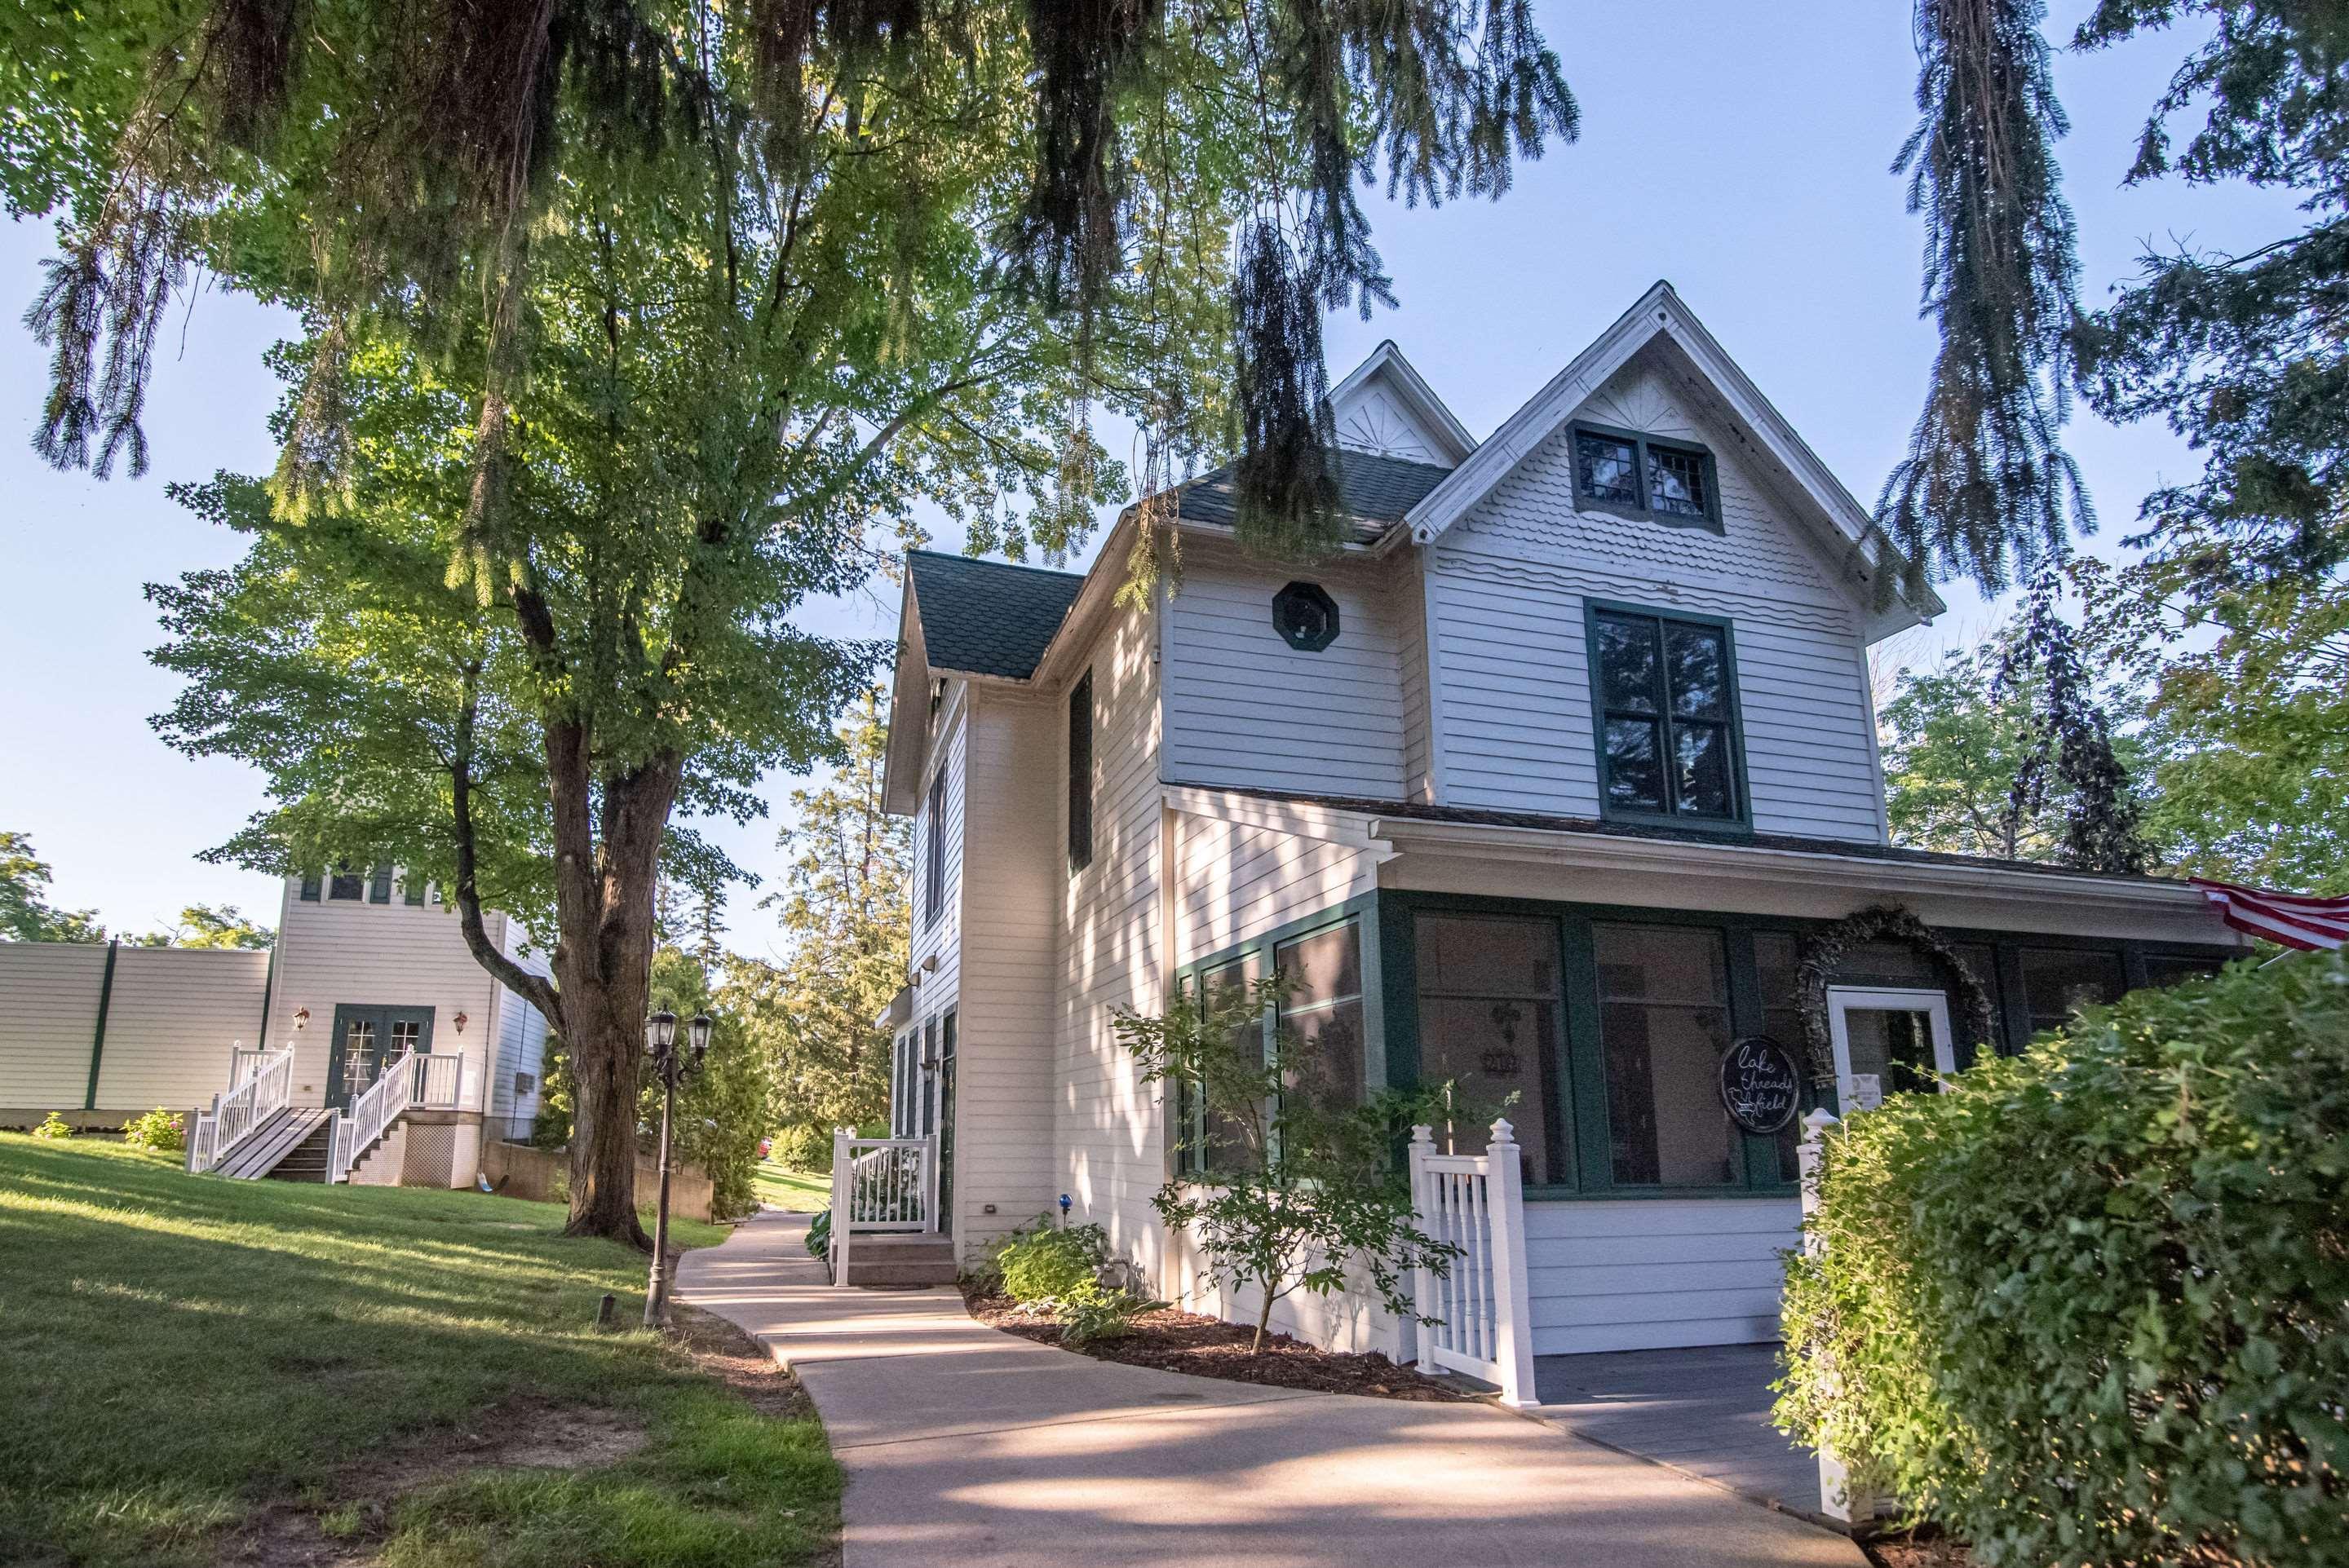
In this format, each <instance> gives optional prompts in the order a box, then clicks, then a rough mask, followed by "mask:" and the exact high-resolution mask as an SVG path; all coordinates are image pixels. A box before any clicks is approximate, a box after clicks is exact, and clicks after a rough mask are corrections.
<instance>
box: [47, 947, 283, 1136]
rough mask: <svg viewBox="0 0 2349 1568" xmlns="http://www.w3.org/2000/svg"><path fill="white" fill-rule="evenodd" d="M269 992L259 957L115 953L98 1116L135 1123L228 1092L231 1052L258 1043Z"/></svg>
mask: <svg viewBox="0 0 2349 1568" xmlns="http://www.w3.org/2000/svg"><path fill="white" fill-rule="evenodd" d="M268 983H269V954H267V953H243V952H222V951H217V950H205V949H202V948H185V947H125V948H123V949H122V950H121V951H120V953H119V954H118V955H117V957H116V959H115V965H114V990H113V994H112V995H111V997H110V998H109V1001H108V1004H107V1009H106V1051H105V1057H104V1060H103V1061H102V1062H101V1063H100V1065H99V1068H98V1105H97V1109H99V1110H103V1111H123V1112H127V1113H131V1114H136V1113H138V1112H140V1111H145V1110H152V1109H155V1108H156V1107H157V1106H164V1107H168V1108H169V1109H174V1110H182V1109H187V1108H189V1107H191V1106H196V1105H205V1104H209V1103H210V1102H211V1100H212V1096H214V1095H216V1094H218V1093H219V1092H220V1091H221V1090H222V1089H224V1088H227V1087H228V1072H229V1052H230V1051H231V1050H232V1049H233V1047H235V1046H236V1045H237V1044H238V1043H239V1042H243V1044H244V1045H247V1046H252V1045H254V1044H256V1043H258V1041H259V1040H260V1038H261V1004H262V997H263V994H264V989H265V987H266V986H267V985H268ZM87 1044H88V1042H87V1041H84V1045H85V1046H87ZM77 1103H78V1102H77Z"/></svg>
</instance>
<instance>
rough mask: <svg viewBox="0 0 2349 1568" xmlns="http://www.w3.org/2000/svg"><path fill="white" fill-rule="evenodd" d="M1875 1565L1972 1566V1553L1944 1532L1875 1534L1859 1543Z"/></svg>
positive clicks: (1906, 1567) (1890, 1567)
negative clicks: (1941, 1533) (1938, 1533)
mask: <svg viewBox="0 0 2349 1568" xmlns="http://www.w3.org/2000/svg"><path fill="white" fill-rule="evenodd" d="M1859 1549H1860V1550H1861V1551H1862V1552H1865V1553H1868V1561H1869V1562H1870V1563H1874V1564H1876V1568H1972V1564H1973V1560H1974V1557H1973V1553H1971V1552H1969V1551H1967V1550H1966V1548H1965V1544H1964V1542H1958V1541H1952V1540H1951V1539H1950V1538H1949V1537H1948V1536H1946V1535H1933V1534H1930V1533H1928V1534H1918V1535H1878V1536H1875V1537H1872V1538H1871V1539H1868V1540H1866V1541H1863V1542H1860V1543H1859Z"/></svg>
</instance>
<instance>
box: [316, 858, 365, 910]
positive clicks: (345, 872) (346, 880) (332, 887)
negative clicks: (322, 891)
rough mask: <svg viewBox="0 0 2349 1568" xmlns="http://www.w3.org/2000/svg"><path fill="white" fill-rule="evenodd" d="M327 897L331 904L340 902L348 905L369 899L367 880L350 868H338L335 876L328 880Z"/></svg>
mask: <svg viewBox="0 0 2349 1568" xmlns="http://www.w3.org/2000/svg"><path fill="white" fill-rule="evenodd" d="M326 897H327V899H328V900H329V901H330V902H332V901H335V900H340V901H342V902H344V903H358V902H359V901H360V900H361V899H364V898H365V897H367V878H365V877H363V876H361V875H360V874H359V873H358V872H355V871H353V870H351V868H350V867H348V866H337V867H336V868H335V872H334V874H333V875H332V876H330V877H328V878H327V879H326Z"/></svg>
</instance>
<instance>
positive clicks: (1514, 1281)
mask: <svg viewBox="0 0 2349 1568" xmlns="http://www.w3.org/2000/svg"><path fill="white" fill-rule="evenodd" d="M1515 1134H1516V1130H1515V1129H1513V1128H1512V1127H1510V1125H1509V1124H1508V1123H1507V1122H1506V1121H1496V1122H1495V1123H1493V1135H1492V1144H1491V1147H1490V1148H1489V1149H1487V1150H1485V1152H1484V1153H1482V1154H1438V1153H1437V1152H1436V1151H1435V1134H1434V1132H1433V1130H1432V1129H1429V1128H1425V1127H1414V1128H1413V1129H1412V1130H1411V1192H1412V1202H1413V1207H1414V1208H1415V1209H1416V1211H1417V1214H1418V1224H1419V1229H1420V1232H1421V1233H1423V1234H1424V1235H1426V1236H1428V1237H1429V1238H1430V1239H1432V1240H1433V1241H1436V1242H1440V1243H1448V1244H1449V1245H1451V1246H1453V1247H1455V1248H1457V1249H1458V1253H1457V1254H1456V1255H1455V1256H1454V1258H1453V1259H1452V1262H1451V1265H1450V1266H1449V1267H1448V1268H1446V1269H1444V1271H1443V1272H1441V1273H1438V1272H1437V1271H1435V1270H1433V1269H1426V1268H1423V1269H1419V1270H1416V1271H1414V1276H1413V1301H1414V1305H1415V1308H1416V1310H1417V1313H1418V1315H1419V1319H1420V1323H1419V1346H1420V1351H1419V1359H1420V1364H1421V1365H1422V1366H1425V1367H1434V1368H1436V1369H1438V1370H1442V1371H1450V1372H1461V1373H1465V1374H1466V1375H1467V1376H1469V1377H1476V1378H1481V1379H1483V1380H1484V1381H1485V1382H1487V1383H1492V1384H1495V1385H1497V1386H1498V1387H1499V1388H1500V1390H1501V1402H1502V1403H1503V1404H1505V1405H1510V1406H1514V1407H1516V1408H1524V1407H1526V1406H1529V1405H1534V1404H1538V1403H1539V1402H1540V1401H1539V1399H1538V1398H1537V1396H1536V1395H1535V1393H1534V1343H1533V1314H1532V1307H1531V1304H1530V1302H1529V1300H1528V1299H1527V1294H1526V1198H1525V1191H1526V1188H1525V1172H1524V1171H1523V1169H1522V1168H1521V1167H1520V1166H1519V1164H1518V1159H1519V1155H1518V1146H1517V1140H1516V1136H1515Z"/></svg>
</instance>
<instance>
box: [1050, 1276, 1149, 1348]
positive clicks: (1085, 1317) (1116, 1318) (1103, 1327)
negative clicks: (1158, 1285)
mask: <svg viewBox="0 0 2349 1568" xmlns="http://www.w3.org/2000/svg"><path fill="white" fill-rule="evenodd" d="M1053 1305H1054V1307H1055V1308H1056V1310H1057V1313H1058V1315H1059V1317H1060V1319H1061V1339H1062V1340H1064V1341H1066V1342H1067V1343H1068V1344H1071V1345H1088V1344H1091V1343H1092V1341H1094V1340H1096V1339H1123V1338H1124V1337H1125V1336H1127V1335H1129V1334H1132V1333H1133V1320H1134V1318H1135V1317H1137V1316H1138V1315H1141V1314H1143V1313H1145V1312H1155V1311H1157V1310H1158V1309H1159V1308H1160V1307H1162V1306H1164V1305H1166V1304H1165V1303H1164V1302H1163V1301H1152V1300H1150V1299H1149V1298H1148V1297H1146V1296H1140V1295H1134V1294H1133V1292H1132V1291H1128V1290H1117V1289H1113V1288H1112V1287H1111V1286H1109V1285H1105V1284H1083V1285H1080V1286H1078V1287H1077V1289H1076V1290H1075V1291H1074V1292H1073V1293H1071V1295H1065V1296H1062V1297H1061V1298H1059V1300H1057V1301H1056V1302H1054V1303H1053Z"/></svg>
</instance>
